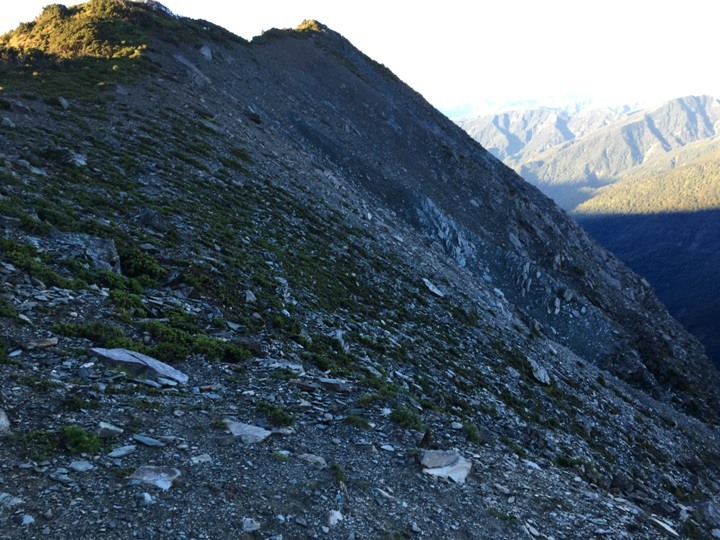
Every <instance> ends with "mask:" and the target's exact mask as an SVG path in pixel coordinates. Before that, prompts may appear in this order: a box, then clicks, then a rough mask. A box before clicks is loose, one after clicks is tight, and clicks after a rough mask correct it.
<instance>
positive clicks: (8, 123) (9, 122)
mask: <svg viewBox="0 0 720 540" xmlns="http://www.w3.org/2000/svg"><path fill="white" fill-rule="evenodd" d="M2 127H6V128H10V129H13V128H14V127H15V124H14V123H13V121H12V120H10V119H9V118H8V117H7V116H4V117H3V119H2Z"/></svg>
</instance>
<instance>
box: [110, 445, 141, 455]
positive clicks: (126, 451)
mask: <svg viewBox="0 0 720 540" xmlns="http://www.w3.org/2000/svg"><path fill="white" fill-rule="evenodd" d="M136 449H137V446H136V445H134V444H129V445H127V446H121V447H119V448H116V449H115V450H113V451H112V452H110V453H109V454H108V457H111V458H121V457H125V456H129V455H130V454H132V453H133V452H134V451H135V450H136Z"/></svg>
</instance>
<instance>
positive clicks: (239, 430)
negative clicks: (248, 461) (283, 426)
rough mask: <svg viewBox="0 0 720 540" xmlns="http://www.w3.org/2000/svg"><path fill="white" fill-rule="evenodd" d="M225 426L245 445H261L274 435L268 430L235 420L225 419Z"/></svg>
mask: <svg viewBox="0 0 720 540" xmlns="http://www.w3.org/2000/svg"><path fill="white" fill-rule="evenodd" d="M225 425H226V426H227V427H228V429H229V430H230V433H232V434H233V436H235V437H240V438H241V439H242V442H243V443H245V444H254V443H259V442H261V441H264V440H265V439H267V438H268V437H269V436H270V435H271V434H272V433H271V432H270V431H268V430H267V429H263V428H261V427H258V426H252V425H250V424H243V423H242V422H235V421H234V420H228V419H225Z"/></svg>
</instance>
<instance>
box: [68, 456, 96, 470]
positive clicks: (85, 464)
mask: <svg viewBox="0 0 720 540" xmlns="http://www.w3.org/2000/svg"><path fill="white" fill-rule="evenodd" d="M68 467H70V468H71V469H72V470H73V471H75V472H87V471H91V470H93V469H94V468H95V466H94V465H93V464H92V463H90V462H89V461H86V460H84V459H83V460H81V461H73V462H72V463H71V464H70V465H68Z"/></svg>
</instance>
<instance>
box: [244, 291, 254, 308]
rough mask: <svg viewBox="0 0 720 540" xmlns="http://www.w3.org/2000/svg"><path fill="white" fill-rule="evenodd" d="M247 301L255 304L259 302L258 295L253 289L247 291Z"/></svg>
mask: <svg viewBox="0 0 720 540" xmlns="http://www.w3.org/2000/svg"><path fill="white" fill-rule="evenodd" d="M245 302H246V303H248V304H254V303H255V302H257V297H256V296H255V294H254V293H253V292H252V291H251V290H249V289H248V290H247V291H245Z"/></svg>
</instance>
